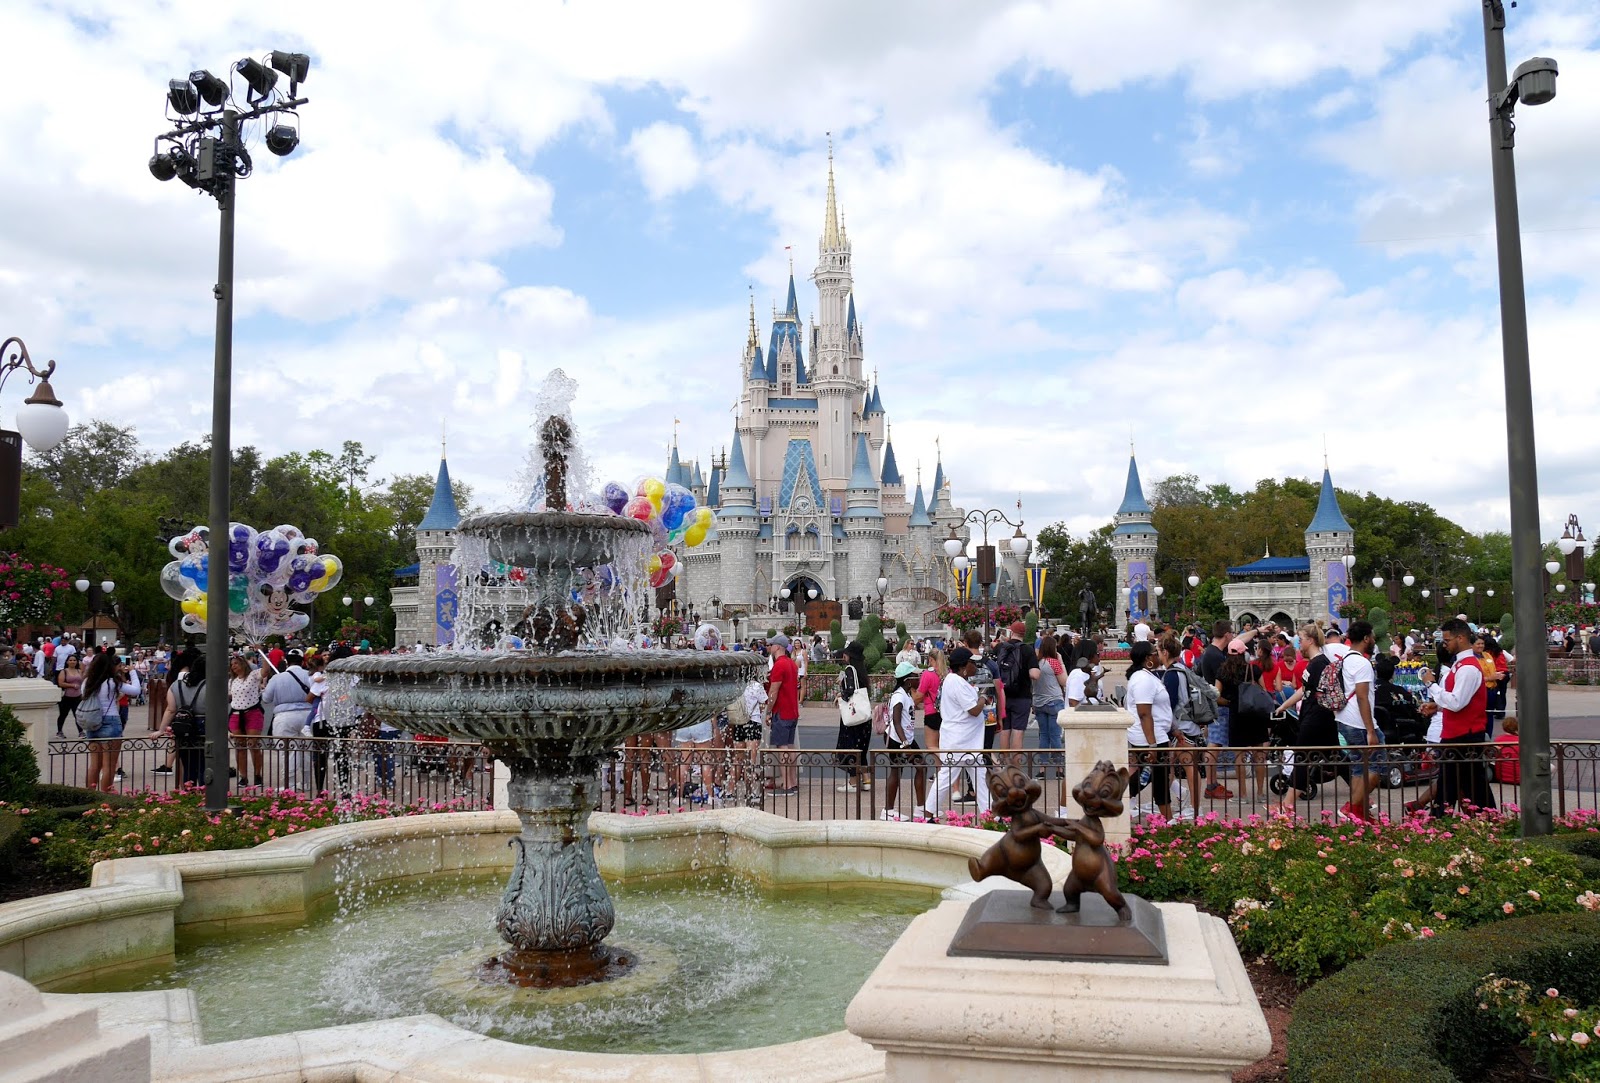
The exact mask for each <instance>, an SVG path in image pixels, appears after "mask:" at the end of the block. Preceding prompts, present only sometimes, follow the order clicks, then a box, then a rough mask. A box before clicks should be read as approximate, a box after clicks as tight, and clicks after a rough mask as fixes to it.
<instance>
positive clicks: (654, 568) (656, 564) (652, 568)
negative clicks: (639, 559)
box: [645, 556, 661, 575]
mask: <svg viewBox="0 0 1600 1083" xmlns="http://www.w3.org/2000/svg"><path fill="white" fill-rule="evenodd" d="M660 570H661V558H660V557H659V556H653V557H651V558H650V562H649V563H648V564H646V565H645V571H647V572H649V573H650V574H651V575H655V574H656V573H657V572H659V571H660Z"/></svg>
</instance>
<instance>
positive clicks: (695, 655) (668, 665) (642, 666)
mask: <svg viewBox="0 0 1600 1083" xmlns="http://www.w3.org/2000/svg"><path fill="white" fill-rule="evenodd" d="M760 664H761V658H760V656H759V655H757V654H755V653H754V652H753V651H672V650H638V651H627V652H620V651H608V652H598V651H596V652H583V651H577V652H572V653H568V654H555V655H544V654H533V653H530V652H523V651H508V652H499V653H478V654H467V653H462V654H450V653H446V654H434V655H424V656H418V655H415V654H391V655H373V656H370V657H358V658H341V659H339V660H338V661H337V662H333V663H331V664H330V665H329V666H328V672H329V673H353V674H355V675H356V676H359V677H363V678H382V677H416V678H430V677H432V678H447V677H511V678H518V677H520V678H523V679H526V680H540V679H546V680H554V679H559V678H567V677H583V676H606V677H622V676H632V677H635V678H645V679H649V678H657V677H665V678H673V677H679V678H684V677H711V678H719V677H720V678H724V679H726V678H728V677H731V676H734V675H735V674H736V673H737V671H739V670H746V671H748V673H749V675H750V676H754V673H755V670H756V669H757V668H758V667H759V666H760Z"/></svg>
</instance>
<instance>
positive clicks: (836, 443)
mask: <svg viewBox="0 0 1600 1083" xmlns="http://www.w3.org/2000/svg"><path fill="white" fill-rule="evenodd" d="M811 278H812V281H813V282H815V283H816V286H817V295H818V300H817V308H818V311H817V314H816V315H815V316H814V317H812V318H811V319H810V320H809V321H805V322H803V321H802V319H801V315H800V305H799V301H798V298H797V295H796V292H795V284H794V272H793V270H792V269H791V270H790V273H789V291H788V296H787V298H786V300H785V303H784V306H783V309H782V311H779V312H775V313H774V314H773V319H772V330H771V333H770V335H768V336H767V340H766V345H765V347H764V348H763V346H762V337H761V331H760V328H759V327H758V326H757V324H756V313H755V305H754V302H752V304H751V308H750V323H749V328H748V331H747V334H746V337H745V344H744V350H743V353H742V355H741V357H740V359H739V386H740V396H739V406H738V420H737V422H736V424H735V427H734V432H733V438H732V441H731V443H729V444H728V445H727V446H726V447H725V448H723V449H722V450H721V451H720V453H719V454H717V455H715V456H712V457H710V458H709V460H708V461H709V464H710V465H709V469H703V468H702V466H701V464H700V462H699V461H698V460H696V461H692V462H685V461H684V460H683V458H682V457H680V455H679V451H678V447H677V444H676V441H674V444H673V446H672V449H671V451H670V453H669V457H668V461H667V471H666V480H667V481H669V482H671V481H675V482H677V483H678V484H680V485H683V486H686V487H687V488H689V489H691V490H693V492H694V493H695V495H696V496H697V497H698V498H699V499H700V500H701V501H702V502H703V503H705V504H708V505H709V506H711V507H713V508H716V509H717V526H716V532H715V533H714V534H713V535H712V536H711V537H710V538H709V539H708V540H707V541H706V543H705V544H704V545H702V546H700V547H698V548H695V549H688V550H685V551H683V552H682V553H681V554H680V558H681V560H682V569H683V570H682V572H681V574H680V578H679V581H678V584H677V587H678V590H677V598H676V601H677V604H678V605H679V607H680V608H683V607H692V608H693V609H694V610H695V612H696V613H698V614H700V615H703V616H709V617H712V618H714V619H725V618H731V617H733V616H735V615H748V616H755V615H761V614H768V613H776V612H785V611H790V612H792V611H794V610H795V609H797V608H798V609H808V608H809V609H810V610H811V611H812V614H813V616H816V615H818V614H817V611H816V610H817V607H818V606H819V605H821V606H822V607H824V608H828V607H829V605H828V604H829V603H838V604H839V605H840V608H841V609H843V610H844V611H845V615H846V619H847V620H848V619H849V615H850V610H851V609H852V607H851V606H850V604H849V603H850V602H851V601H853V600H857V599H859V600H860V601H861V603H862V606H863V608H865V609H868V610H871V611H876V610H877V608H878V604H879V601H880V598H881V600H882V604H883V608H884V612H885V616H886V618H887V619H891V620H903V621H905V622H906V623H908V624H909V625H911V626H912V627H914V628H921V627H928V626H931V625H932V624H933V623H934V622H933V620H932V616H931V614H932V612H933V610H935V609H937V608H938V607H939V606H940V605H943V604H944V603H945V602H946V601H948V600H950V598H951V597H952V596H953V595H955V594H956V593H957V587H956V581H955V578H954V575H953V572H952V565H951V560H950V558H949V557H948V556H947V555H946V553H945V547H944V543H945V541H946V540H947V539H949V538H952V537H954V538H958V539H960V540H961V542H962V544H963V547H964V546H965V544H966V542H967V540H968V537H969V531H968V527H967V525H966V515H967V513H966V511H965V510H964V509H962V508H960V507H958V506H957V505H956V503H955V500H954V498H953V496H952V495H951V489H950V480H949V478H948V477H947V476H946V475H945V471H944V462H943V459H942V457H941V456H940V455H938V454H937V452H936V454H935V466H934V474H933V484H932V487H931V489H929V490H928V491H926V492H924V489H923V486H922V479H921V477H920V470H919V471H918V475H919V476H917V477H915V478H913V479H911V480H912V488H911V491H910V492H908V491H907V490H908V486H907V478H906V477H905V474H904V472H903V470H902V467H901V465H900V461H899V460H898V459H897V458H896V455H895V449H894V442H893V440H892V439H891V435H890V430H889V418H888V411H887V409H886V408H885V406H884V399H883V392H882V389H881V388H880V387H879V386H878V381H877V377H876V374H874V376H873V378H872V379H871V380H870V381H869V380H868V378H867V369H866V347H865V333H864V330H863V325H862V322H861V320H860V319H859V318H858V317H857V314H856V301H855V293H854V288H853V282H852V278H851V249H850V238H849V235H848V234H847V233H846V231H845V227H844V224H843V222H842V220H841V218H840V215H839V206H838V200H837V197H836V194H835V190H834V178H833V159H832V156H831V155H830V157H829V160H828V189H827V205H826V207H825V208H824V210H823V219H822V235H821V237H820V239H819V240H818V242H817V266H816V270H815V271H814V272H813V273H812V276H811ZM1000 553H1001V557H1002V560H1001V564H1000V567H999V568H998V569H997V572H998V574H997V579H998V582H997V589H996V596H997V598H999V599H1002V600H1004V599H1008V598H1011V597H1014V596H1016V595H1017V594H1018V592H1019V589H1020V588H1021V585H1022V584H1023V583H1024V582H1025V580H1024V577H1023V567H1022V564H1021V562H1020V561H1019V560H1018V559H1017V557H1016V556H1015V555H1014V554H1011V553H1010V552H1009V551H1008V550H1007V549H1006V547H1005V546H1001V547H1000ZM1024 593H1025V592H1024ZM971 595H972V596H973V597H977V591H976V588H972V589H971Z"/></svg>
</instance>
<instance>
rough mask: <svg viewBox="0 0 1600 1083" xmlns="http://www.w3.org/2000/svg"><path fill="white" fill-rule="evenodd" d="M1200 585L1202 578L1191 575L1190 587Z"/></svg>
mask: <svg viewBox="0 0 1600 1083" xmlns="http://www.w3.org/2000/svg"><path fill="white" fill-rule="evenodd" d="M1199 585H1200V577H1199V576H1198V575H1191V576H1190V577H1189V586H1190V587H1198V586H1199Z"/></svg>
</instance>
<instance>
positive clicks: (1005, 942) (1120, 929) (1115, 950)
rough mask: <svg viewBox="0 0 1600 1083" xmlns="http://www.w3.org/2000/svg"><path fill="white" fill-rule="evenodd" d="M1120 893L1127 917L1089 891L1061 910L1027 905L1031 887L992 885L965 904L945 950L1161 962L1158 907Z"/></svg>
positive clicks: (1163, 962)
mask: <svg viewBox="0 0 1600 1083" xmlns="http://www.w3.org/2000/svg"><path fill="white" fill-rule="evenodd" d="M1124 897H1125V898H1126V899H1127V903H1128V906H1129V907H1130V908H1132V910H1133V920H1132V921H1131V922H1130V921H1123V920H1122V919H1120V918H1119V917H1118V916H1117V912H1116V911H1115V910H1113V909H1111V905H1110V904H1109V903H1107V902H1106V901H1105V899H1103V898H1101V897H1100V896H1099V895H1096V894H1093V893H1091V892H1085V893H1084V895H1083V899H1082V909H1081V910H1079V911H1078V912H1077V913H1076V914H1059V913H1057V912H1056V911H1054V910H1041V909H1038V908H1036V907H1034V906H1030V905H1029V903H1030V900H1031V899H1032V895H1031V894H1030V893H1029V892H1026V891H991V892H989V894H987V895H985V896H983V897H982V898H980V899H978V900H977V901H976V902H974V903H973V904H972V906H971V907H969V908H968V910H967V916H966V917H965V918H963V919H962V921H961V927H960V928H959V929H957V930H956V935H955V937H954V938H953V939H952V940H951V941H950V949H949V952H948V954H950V955H977V956H985V957H988V958H996V959H1059V960H1062V961H1069V960H1071V961H1081V962H1097V963H1151V964H1155V965H1159V966H1165V965H1166V963H1167V934H1166V929H1165V927H1164V925H1163V924H1162V921H1161V911H1160V910H1157V909H1156V908H1155V907H1154V906H1152V905H1151V904H1150V903H1148V902H1146V901H1145V900H1144V899H1141V898H1139V896H1137V895H1127V896H1124Z"/></svg>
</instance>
